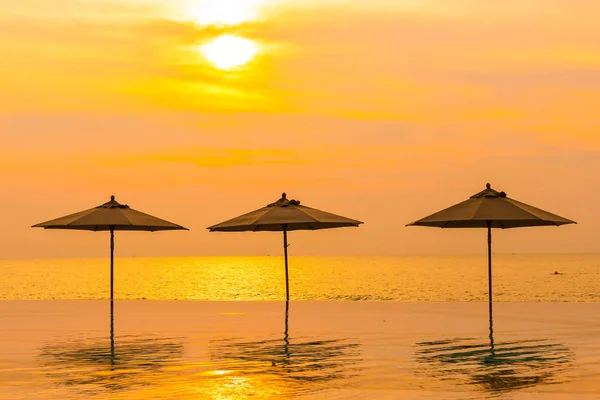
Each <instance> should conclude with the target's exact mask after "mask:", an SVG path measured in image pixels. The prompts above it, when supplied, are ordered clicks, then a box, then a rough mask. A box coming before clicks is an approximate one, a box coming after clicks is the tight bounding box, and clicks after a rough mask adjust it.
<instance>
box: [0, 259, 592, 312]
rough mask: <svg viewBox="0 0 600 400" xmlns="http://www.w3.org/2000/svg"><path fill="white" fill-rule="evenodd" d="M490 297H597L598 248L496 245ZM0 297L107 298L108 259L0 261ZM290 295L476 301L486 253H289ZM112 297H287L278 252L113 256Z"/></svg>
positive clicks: (481, 295)
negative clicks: (541, 250) (528, 250)
mask: <svg viewBox="0 0 600 400" xmlns="http://www.w3.org/2000/svg"><path fill="white" fill-rule="evenodd" d="M492 262H493V265H492V278H493V298H494V300H495V301H528V302H538V301H543V302H595V301H600V254H552V255H549V254H494V256H493V261H492ZM0 273H1V279H0V299H2V300H52V299H63V300H66V299H106V298H109V293H110V292H109V290H110V289H109V288H110V264H109V259H108V258H93V259H28V260H0ZM288 273H289V285H290V299H291V300H324V301H364V300H374V301H418V302H420V301H455V302H456V301H460V302H462V301H483V300H487V299H488V266H487V255H484V254H482V255H415V256H346V257H339V256H328V257H308V256H292V257H290V258H289V267H288ZM114 296H115V299H137V300H202V301H229V300H241V301H263V300H285V267H284V260H283V257H277V256H269V257H169V258H116V259H115V266H114Z"/></svg>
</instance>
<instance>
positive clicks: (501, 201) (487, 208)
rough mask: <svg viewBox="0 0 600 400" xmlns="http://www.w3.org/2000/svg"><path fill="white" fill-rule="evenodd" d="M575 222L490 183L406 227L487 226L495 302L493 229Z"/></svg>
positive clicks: (490, 277)
mask: <svg viewBox="0 0 600 400" xmlns="http://www.w3.org/2000/svg"><path fill="white" fill-rule="evenodd" d="M574 223H576V222H574V221H571V220H569V219H566V218H563V217H559V216H558V215H555V214H552V213H549V212H547V211H544V210H541V209H539V208H536V207H533V206H530V205H528V204H525V203H521V202H520V201H517V200H513V199H511V198H509V197H507V196H506V193H504V192H498V191H496V190H494V189H492V187H491V186H490V184H489V183H488V184H487V185H486V188H485V190H482V191H481V192H479V193H476V194H474V195H473V196H471V197H470V198H469V199H468V200H465V201H463V202H461V203H458V204H456V205H454V206H452V207H449V208H446V209H444V210H442V211H439V212H437V213H435V214H432V215H430V216H428V217H425V218H423V219H420V220H418V221H415V222H412V223H410V224H408V225H407V226H431V227H437V228H487V230H488V286H489V293H488V295H489V301H490V302H491V301H492V228H501V229H508V228H522V227H527V226H560V225H565V224H574Z"/></svg>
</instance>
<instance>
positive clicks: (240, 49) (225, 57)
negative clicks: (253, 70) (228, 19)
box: [201, 35, 258, 69]
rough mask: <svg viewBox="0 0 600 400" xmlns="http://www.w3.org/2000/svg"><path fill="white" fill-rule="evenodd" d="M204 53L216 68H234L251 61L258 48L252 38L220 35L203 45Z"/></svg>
mask: <svg viewBox="0 0 600 400" xmlns="http://www.w3.org/2000/svg"><path fill="white" fill-rule="evenodd" d="M201 50H202V54H203V55H204V57H206V59H207V60H208V61H210V62H211V63H212V64H213V65H214V66H215V67H216V68H219V69H232V68H235V67H239V66H240V65H244V64H246V63H247V62H249V61H250V60H251V59H252V58H253V57H254V56H255V55H256V53H257V51H258V48H257V46H256V43H254V42H253V41H252V40H248V39H244V38H241V37H239V36H234V35H223V36H219V37H218V38H216V39H215V40H213V41H212V42H210V43H207V44H205V45H203V46H202V47H201Z"/></svg>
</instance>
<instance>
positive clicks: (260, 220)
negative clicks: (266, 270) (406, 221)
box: [207, 193, 362, 300]
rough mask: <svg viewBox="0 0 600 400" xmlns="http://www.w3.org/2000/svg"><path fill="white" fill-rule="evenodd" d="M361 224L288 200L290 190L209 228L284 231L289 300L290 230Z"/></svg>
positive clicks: (286, 287)
mask: <svg viewBox="0 0 600 400" xmlns="http://www.w3.org/2000/svg"><path fill="white" fill-rule="evenodd" d="M360 224H362V222H361V221H357V220H354V219H350V218H346V217H342V216H340V215H336V214H331V213H328V212H325V211H321V210H317V209H315V208H310V207H306V206H303V205H300V201H298V200H288V198H287V196H286V194H285V193H283V194H282V195H281V199H279V200H277V201H276V202H275V203H271V204H269V205H267V206H266V207H263V208H260V209H258V210H254V211H251V212H249V213H247V214H244V215H240V216H239V217H236V218H233V219H230V220H227V221H225V222H221V223H220V224H216V225H213V226H209V227H208V228H207V229H208V230H209V231H210V232H244V231H251V232H257V231H283V251H284V255H285V289H286V299H287V300H289V299H290V289H289V282H288V260H287V247H288V244H287V232H288V231H295V230H317V229H329V228H342V227H346V226H358V225H360Z"/></svg>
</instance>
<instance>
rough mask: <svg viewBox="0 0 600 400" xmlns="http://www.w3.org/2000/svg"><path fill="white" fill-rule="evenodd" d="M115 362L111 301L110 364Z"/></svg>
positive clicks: (113, 318) (113, 321) (113, 320)
mask: <svg viewBox="0 0 600 400" xmlns="http://www.w3.org/2000/svg"><path fill="white" fill-rule="evenodd" d="M114 362H115V315H114V308H113V301H112V300H111V301H110V363H111V364H114Z"/></svg>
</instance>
